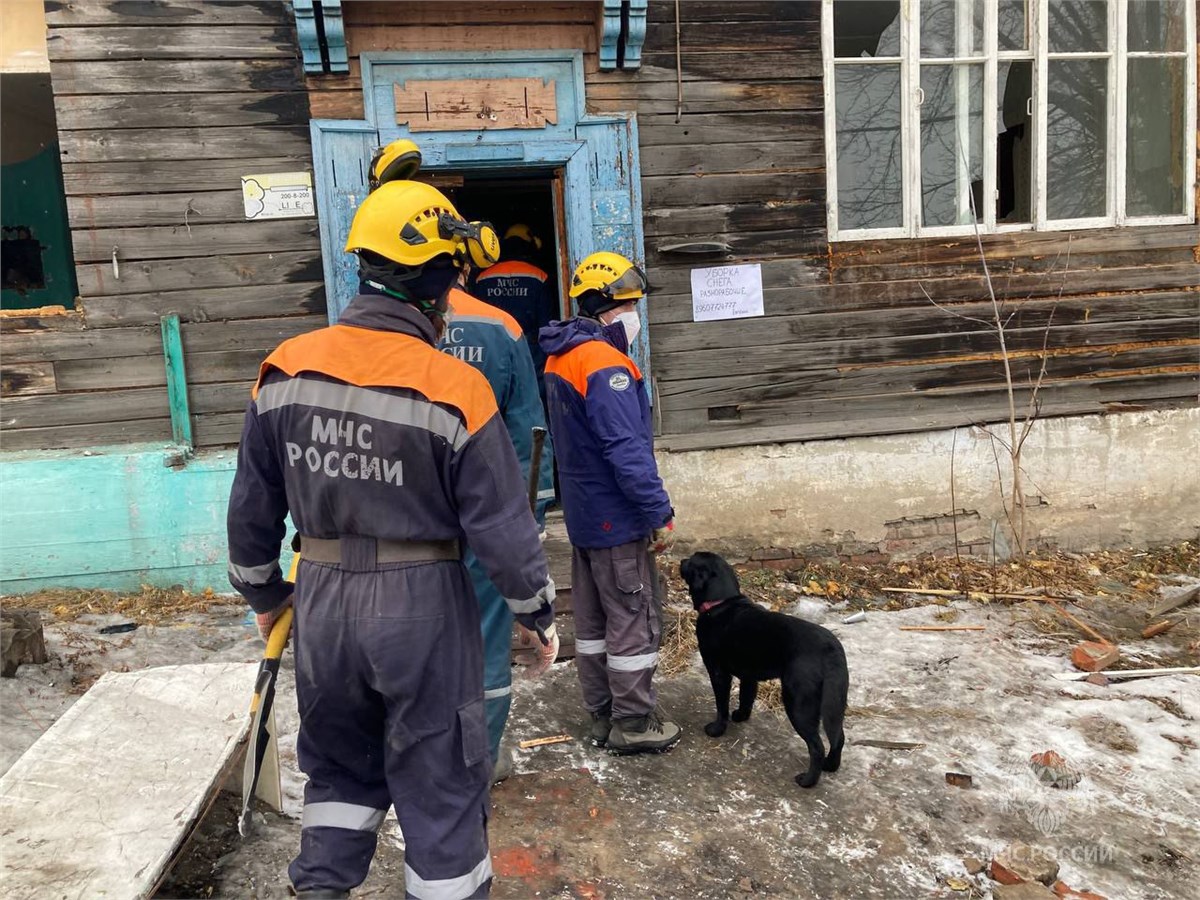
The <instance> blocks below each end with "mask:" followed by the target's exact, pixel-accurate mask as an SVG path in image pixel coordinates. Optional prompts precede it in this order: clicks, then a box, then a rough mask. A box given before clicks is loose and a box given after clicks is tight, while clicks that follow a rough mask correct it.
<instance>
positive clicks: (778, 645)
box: [679, 553, 850, 788]
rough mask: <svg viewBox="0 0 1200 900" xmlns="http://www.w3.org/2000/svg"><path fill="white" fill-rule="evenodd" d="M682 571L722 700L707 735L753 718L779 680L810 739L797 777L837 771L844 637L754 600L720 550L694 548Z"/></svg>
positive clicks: (809, 781) (791, 715)
mask: <svg viewBox="0 0 1200 900" xmlns="http://www.w3.org/2000/svg"><path fill="white" fill-rule="evenodd" d="M679 573H680V574H681V575H682V576H683V580H684V581H686V582H687V586H688V590H689V591H690V592H691V595H692V604H693V605H694V606H695V607H696V610H697V611H698V612H699V613H700V615H699V617H698V618H697V619H696V639H697V640H698V641H699V643H700V655H701V656H702V657H703V658H704V667H705V668H706V669H708V677H709V678H710V679H711V680H712V688H713V695H714V696H715V698H716V702H717V720H716V721H715V722H710V723H709V724H707V725H705V726H704V733H705V734H707V735H708V736H709V737H720V736H721V735H722V734H724V733H725V728H726V726H727V725H728V723H729V719H730V718H732V719H733V721H735V722H744V721H746V720H747V719H748V718H750V710H751V708H752V707H753V706H754V698H755V696H756V695H757V693H758V683H759V682H760V681H767V680H769V679H772V678H778V679H779V680H780V682H781V684H782V687H783V705H784V707H785V708H786V710H787V717H788V720H789V721H790V722H791V723H792V727H793V728H795V729H796V733H797V734H798V735H800V737H802V738H804V743H805V744H807V745H808V771H807V772H801V773H800V774H799V775H797V776H796V783H797V784H798V785H800V787H806V788H807V787H812V786H813V785H815V784H816V783H817V779H818V778H820V777H821V771H822V770H824V771H826V772H836V771H837V769H838V766H839V765H841V762H842V745H843V744H844V743H845V736H844V735H843V733H842V719H843V718H844V717H845V715H846V694H847V691H848V690H849V687H850V674H849V672H848V671H847V669H846V653H845V651H844V650H843V649H842V645H841V643H840V642H839V641H838V639H837V638H836V637H834V636H833V633H832V632H830V631H828V630H826V629H824V628H822V627H821V626H820V625H813V624H812V623H811V622H805V621H803V620H802V619H796V618H793V617H792V616H785V615H782V614H781V613H773V612H767V611H766V610H765V609H762V608H761V607H760V606H758V604H756V603H753V602H751V601H750V600H747V599H746V598H745V597H743V596H742V591H741V588H740V587H739V585H738V579H737V573H735V572H734V571H733V568H732V567H731V566H730V565H729V563H727V562H725V560H724V559H722V558H721V557H720V556H718V555H717V554H715V553H696V554H693V555H692V556H690V557H689V558H687V559H685V560H684V561H683V563H682V564H681V565H680V567H679ZM734 676H736V677H737V678H738V680H739V682H740V685H741V687H740V690H739V696H738V708H737V709H736V710H734V712H733V715H732V716H730V714H729V691H730V688H731V686H732V684H733V678H734ZM822 724H823V725H824V726H825V735H826V737H828V738H829V753H828V754H826V753H825V748H824V746H823V745H822V744H821V734H820V726H821V725H822Z"/></svg>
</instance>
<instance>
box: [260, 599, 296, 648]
mask: <svg viewBox="0 0 1200 900" xmlns="http://www.w3.org/2000/svg"><path fill="white" fill-rule="evenodd" d="M291 633H292V608H291V607H290V606H289V607H288V608H287V609H285V610H284V611H283V612H281V613H280V614H279V618H278V619H276V620H275V624H274V625H272V626H271V636H270V637H269V638H267V649H266V651H265V652H264V653H263V659H279V658H280V657H282V656H283V648H284V647H286V646H287V642H288V636H289V635H290V634H291Z"/></svg>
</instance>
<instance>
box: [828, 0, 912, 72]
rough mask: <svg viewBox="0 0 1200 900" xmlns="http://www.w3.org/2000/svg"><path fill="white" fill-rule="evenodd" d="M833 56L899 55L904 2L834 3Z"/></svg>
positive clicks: (861, 0)
mask: <svg viewBox="0 0 1200 900" xmlns="http://www.w3.org/2000/svg"><path fill="white" fill-rule="evenodd" d="M833 54H834V56H839V57H855V58H857V57H862V56H899V55H900V0H834V4H833Z"/></svg>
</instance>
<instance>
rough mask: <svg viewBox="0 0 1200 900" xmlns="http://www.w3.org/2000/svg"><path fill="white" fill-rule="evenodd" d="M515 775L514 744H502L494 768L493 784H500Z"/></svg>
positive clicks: (506, 742)
mask: <svg viewBox="0 0 1200 900" xmlns="http://www.w3.org/2000/svg"><path fill="white" fill-rule="evenodd" d="M512 773H513V749H512V744H510V743H508V741H504V742H503V743H501V744H500V752H499V754H497V759H496V765H495V766H494V767H493V768H492V784H499V783H500V782H502V781H504V779H506V778H508V776H509V775H511V774H512Z"/></svg>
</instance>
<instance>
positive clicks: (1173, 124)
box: [1125, 56, 1187, 216]
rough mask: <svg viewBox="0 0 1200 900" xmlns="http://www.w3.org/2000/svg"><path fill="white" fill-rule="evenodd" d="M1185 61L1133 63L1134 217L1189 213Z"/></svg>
mask: <svg viewBox="0 0 1200 900" xmlns="http://www.w3.org/2000/svg"><path fill="white" fill-rule="evenodd" d="M1185 63H1186V60H1185V59H1184V58H1183V57H1179V56H1177V57H1173V58H1166V59H1163V58H1157V59H1154V58H1150V59H1145V58H1143V59H1131V60H1129V100H1128V102H1129V110H1128V111H1129V117H1128V132H1127V138H1126V140H1127V144H1126V146H1127V150H1126V159H1125V209H1126V213H1127V214H1128V215H1131V216H1164V215H1170V214H1172V213H1182V212H1183V210H1184V183H1185V178H1184V158H1183V148H1184V147H1185V146H1186V142H1185V140H1184V130H1183V129H1184V114H1183V113H1184V98H1185V97H1186V96H1187V92H1186V91H1185V89H1184V80H1185V74H1184V73H1185V72H1186V71H1187V70H1186V68H1185Z"/></svg>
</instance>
